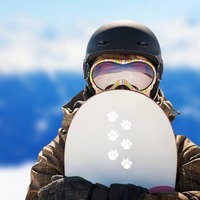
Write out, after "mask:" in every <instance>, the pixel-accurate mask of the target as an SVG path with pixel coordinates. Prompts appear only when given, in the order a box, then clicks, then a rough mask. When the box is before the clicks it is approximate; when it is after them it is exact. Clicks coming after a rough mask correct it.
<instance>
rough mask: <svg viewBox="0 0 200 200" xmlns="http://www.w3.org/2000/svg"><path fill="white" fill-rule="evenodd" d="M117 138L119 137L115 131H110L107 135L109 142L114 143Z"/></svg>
mask: <svg viewBox="0 0 200 200" xmlns="http://www.w3.org/2000/svg"><path fill="white" fill-rule="evenodd" d="M118 137H119V134H118V133H117V131H114V130H112V131H110V132H109V133H108V138H109V140H111V141H115V140H116V139H117V138H118Z"/></svg>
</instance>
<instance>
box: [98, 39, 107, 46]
mask: <svg viewBox="0 0 200 200" xmlns="http://www.w3.org/2000/svg"><path fill="white" fill-rule="evenodd" d="M109 44H110V42H109V41H106V40H100V41H98V42H97V46H107V45H109Z"/></svg>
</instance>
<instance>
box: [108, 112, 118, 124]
mask: <svg viewBox="0 0 200 200" xmlns="http://www.w3.org/2000/svg"><path fill="white" fill-rule="evenodd" d="M107 117H108V120H109V121H111V122H114V121H115V120H116V119H117V118H118V114H117V112H116V111H110V112H109V113H108V114H107Z"/></svg>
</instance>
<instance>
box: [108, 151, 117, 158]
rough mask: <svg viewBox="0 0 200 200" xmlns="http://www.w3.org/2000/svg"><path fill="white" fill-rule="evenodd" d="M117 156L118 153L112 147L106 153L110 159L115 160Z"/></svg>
mask: <svg viewBox="0 0 200 200" xmlns="http://www.w3.org/2000/svg"><path fill="white" fill-rule="evenodd" d="M118 156H119V154H118V153H117V151H116V150H113V149H112V150H111V151H110V152H109V153H108V157H109V159H110V160H116V159H117V157H118Z"/></svg>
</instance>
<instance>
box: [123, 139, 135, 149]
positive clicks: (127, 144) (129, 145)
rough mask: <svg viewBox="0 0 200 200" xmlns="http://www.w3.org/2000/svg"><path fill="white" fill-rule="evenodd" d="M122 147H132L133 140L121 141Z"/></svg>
mask: <svg viewBox="0 0 200 200" xmlns="http://www.w3.org/2000/svg"><path fill="white" fill-rule="evenodd" d="M121 145H122V147H123V148H124V149H126V150H128V149H130V148H131V146H132V142H131V141H130V140H129V139H124V140H123V141H122V143H121Z"/></svg>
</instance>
